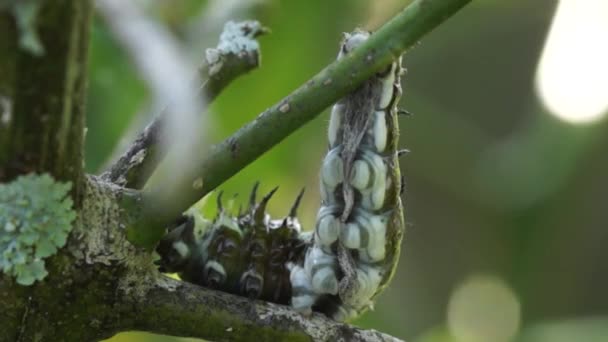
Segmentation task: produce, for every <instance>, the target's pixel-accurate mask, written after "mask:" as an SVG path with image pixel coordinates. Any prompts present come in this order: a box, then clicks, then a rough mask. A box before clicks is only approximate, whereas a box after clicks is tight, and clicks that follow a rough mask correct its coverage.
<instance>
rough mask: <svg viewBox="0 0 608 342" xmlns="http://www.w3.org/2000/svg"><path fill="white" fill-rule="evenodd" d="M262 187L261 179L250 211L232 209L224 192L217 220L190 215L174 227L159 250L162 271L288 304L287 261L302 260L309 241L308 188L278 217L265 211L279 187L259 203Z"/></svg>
mask: <svg viewBox="0 0 608 342" xmlns="http://www.w3.org/2000/svg"><path fill="white" fill-rule="evenodd" d="M257 188H258V184H257V183H256V185H255V186H254V189H253V191H252V193H251V198H250V204H249V208H248V209H247V210H246V211H245V212H244V213H238V214H235V215H231V214H230V213H228V211H227V210H226V209H224V208H223V206H222V202H221V197H222V196H221V193H220V194H219V195H218V215H217V216H216V218H215V219H214V220H213V221H207V220H205V219H203V218H200V217H196V216H195V215H192V214H186V215H184V216H183V217H182V218H180V219H179V220H178V221H177V222H176V223H175V224H174V225H172V226H171V227H169V231H168V233H167V235H166V236H165V237H164V238H163V239H162V240H161V242H160V243H159V245H158V247H157V249H156V250H157V252H158V254H159V255H160V256H161V259H160V260H159V261H158V262H157V264H158V265H159V270H160V271H162V272H169V273H178V274H179V275H180V277H181V278H182V279H184V280H186V281H189V282H192V283H196V284H199V285H203V286H207V287H210V288H215V289H218V290H222V291H225V292H229V293H233V294H238V295H243V296H247V297H249V298H259V299H263V300H267V301H272V302H276V303H282V304H288V303H289V300H290V298H291V283H290V279H289V276H290V273H289V270H288V269H287V266H286V265H287V264H288V263H290V262H293V263H301V262H302V258H303V257H304V251H305V250H306V245H307V243H308V240H307V239H306V236H305V235H302V234H301V233H300V224H299V222H298V219H297V218H296V210H297V207H298V205H299V202H300V199H301V197H302V194H303V192H301V193H300V194H299V195H298V197H297V199H296V202H295V203H294V206H293V207H292V209H291V211H290V213H289V215H288V216H287V217H285V218H283V219H279V220H273V219H271V217H270V215H268V214H267V213H266V211H265V210H266V205H267V203H268V201H269V200H270V198H271V197H272V195H273V194H274V193H275V191H276V188H275V189H273V190H272V191H271V192H270V193H268V194H267V195H266V196H264V197H263V198H262V199H261V200H260V202H256V192H257Z"/></svg>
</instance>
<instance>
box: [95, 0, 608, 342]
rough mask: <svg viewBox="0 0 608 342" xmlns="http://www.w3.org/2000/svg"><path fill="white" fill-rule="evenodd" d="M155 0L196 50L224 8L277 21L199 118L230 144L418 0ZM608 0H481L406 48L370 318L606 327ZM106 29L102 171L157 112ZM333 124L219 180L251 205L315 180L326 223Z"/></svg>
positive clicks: (100, 31)
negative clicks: (398, 228)
mask: <svg viewBox="0 0 608 342" xmlns="http://www.w3.org/2000/svg"><path fill="white" fill-rule="evenodd" d="M140 3H143V4H144V6H146V8H147V10H148V11H149V12H150V14H151V15H153V16H154V17H156V18H157V19H158V20H159V21H160V22H162V23H164V24H166V25H168V26H169V27H170V29H171V30H172V32H173V33H174V34H175V35H176V36H177V37H179V39H180V40H181V41H182V42H183V43H184V44H185V46H187V47H189V50H190V53H191V56H193V58H196V59H198V60H202V56H203V55H204V47H210V46H214V45H215V44H216V42H217V36H218V32H219V31H220V30H221V27H222V25H223V22H224V21H225V20H227V19H243V18H254V19H258V20H260V21H261V22H262V23H264V24H265V25H266V26H268V27H270V28H271V29H272V34H270V35H268V36H264V37H262V38H260V41H261V44H262V52H263V58H262V65H261V67H260V68H259V70H256V71H254V72H252V73H251V74H249V75H247V76H245V77H243V78H241V79H238V80H237V81H236V82H235V83H234V84H232V85H231V86H230V87H229V88H228V89H227V90H226V91H225V92H224V93H223V94H222V95H221V96H220V97H219V99H218V100H217V101H216V103H214V104H213V105H212V106H211V111H210V112H209V113H208V114H207V115H208V116H209V119H208V120H207V121H206V124H205V125H206V127H201V128H200V130H201V134H203V132H206V133H205V134H207V135H208V136H210V138H209V140H210V141H219V140H220V139H223V138H225V137H226V136H228V135H229V134H230V133H232V132H233V131H234V130H236V129H237V128H239V127H241V126H242V125H244V124H245V123H247V122H248V121H250V120H252V119H254V118H255V117H256V116H257V115H258V114H259V113H260V112H262V111H263V110H264V109H265V108H267V107H268V106H270V105H272V104H274V103H275V102H277V101H278V100H279V99H280V98H282V97H283V96H285V95H287V94H288V93H289V92H290V91H292V90H293V89H295V88H296V87H297V86H298V85H300V84H302V83H303V82H305V81H306V80H307V79H308V78H310V77H311V76H312V75H314V74H315V73H316V72H317V71H318V70H320V69H321V68H322V67H323V66H325V65H327V64H328V63H330V62H331V61H332V60H334V59H335V56H336V52H337V46H338V43H339V41H340V39H341V34H342V32H346V31H350V30H352V29H353V28H355V27H365V28H368V29H374V28H376V27H378V25H380V24H381V23H382V22H384V21H385V20H386V19H387V18H389V17H390V16H392V15H393V14H394V13H395V12H396V11H398V10H400V9H401V8H403V7H404V6H405V5H406V4H407V1H397V0H332V1H324V0H307V1H295V0H242V1H238V0H232V1H226V0H209V1H201V0H179V1H178V0H174V1H168V0H155V1H152V0H149V1H140ZM606 4H607V3H606V2H605V1H604V0H562V1H561V2H558V1H556V0H534V1H529V0H511V1H498V0H485V1H474V2H473V3H472V4H470V5H469V6H468V7H466V8H465V9H464V10H463V11H461V12H460V13H459V14H457V15H456V16H455V17H454V18H452V19H450V20H448V21H447V23H445V24H444V25H442V26H441V27H439V28H438V29H436V30H435V31H433V32H432V33H431V34H430V35H428V36H427V37H426V38H425V39H424V40H423V41H422V42H420V44H418V45H416V46H415V48H413V49H412V50H411V51H410V52H409V53H408V54H407V55H406V56H405V64H406V66H407V69H408V72H407V75H406V77H405V79H404V83H405V95H404V97H403V101H402V106H403V107H404V108H406V109H407V110H409V111H411V112H412V113H414V115H413V117H411V118H402V119H401V122H400V124H401V130H402V139H401V145H402V146H403V147H404V148H408V149H410V150H411V151H412V152H411V153H410V154H409V155H408V156H407V157H406V158H404V159H403V160H402V164H401V168H402V172H403V174H405V176H406V184H407V188H406V193H405V207H406V221H407V222H408V225H407V232H406V235H405V239H404V243H403V248H402V256H401V262H400V264H399V270H398V272H397V275H396V277H395V279H394V280H393V283H392V285H391V286H390V287H389V288H388V290H387V291H386V292H385V293H384V294H383V295H382V296H381V297H380V299H379V301H378V303H377V305H376V308H375V310H374V311H371V312H369V313H367V314H365V315H364V316H363V317H361V318H359V319H357V320H356V321H355V322H354V323H355V324H357V325H360V326H362V327H368V328H374V329H378V330H381V331H384V332H387V333H390V334H392V335H395V336H397V337H400V338H403V339H406V340H407V341H418V342H448V341H449V342H489V341H497V342H503V341H504V342H506V341H522V342H560V341H591V342H592V341H606V340H608V295H607V293H606V290H607V289H608V262H607V260H608V229H607V228H608V227H607V223H608V210H606V203H607V201H606V194H607V193H608V177H606V175H607V174H608V156H607V151H608V134H606V133H605V132H606V129H607V128H608V127H607V125H608V124H607V122H606V120H603V119H602V116H603V114H605V113H606V109H607V107H608V62H607V61H608V56H607V55H608V50H607V45H606V37H607V36H608V27H607V26H608V6H607V5H606ZM231 6H232V9H231V10H230V11H226V9H227V8H230V7H231ZM556 13H557V15H556ZM92 33H93V34H92V37H93V40H92V49H91V64H90V67H91V79H90V88H89V93H90V96H89V101H88V104H89V107H88V108H89V113H88V118H87V120H88V135H87V145H86V150H87V151H86V152H87V164H86V167H87V169H88V170H89V171H91V172H95V171H99V170H102V169H103V167H104V164H105V163H107V161H108V158H109V157H110V156H112V155H114V154H115V153H117V151H120V150H121V146H122V148H124V143H126V142H128V139H127V140H125V141H122V142H121V140H120V137H121V136H123V135H125V134H127V136H129V134H130V136H131V137H132V135H133V133H134V132H136V131H137V130H138V129H140V128H141V126H142V125H143V124H144V123H145V122H146V120H148V119H149V118H150V115H152V114H153V113H151V110H150V103H151V102H152V101H151V99H150V95H149V93H148V90H147V88H146V85H145V84H144V82H143V81H142V80H141V79H142V78H141V77H140V76H139V75H137V73H136V72H135V68H134V67H133V65H132V64H131V62H130V60H129V58H128V57H127V56H126V55H125V54H124V52H122V51H121V50H120V48H119V47H118V45H117V44H116V43H115V42H114V41H113V39H112V37H111V35H110V34H109V33H108V30H107V29H106V28H105V27H104V24H103V22H102V21H101V20H99V19H97V20H96V21H95V25H94V29H93V32H92ZM548 37H549V38H548ZM539 65H540V66H539ZM327 121H328V115H327V112H326V113H323V114H321V115H320V116H319V117H318V119H316V120H314V121H313V122H311V123H310V124H308V125H306V126H305V127H303V128H302V129H300V130H299V131H298V132H296V133H295V134H293V135H292V136H290V137H289V138H288V139H286V140H285V141H284V142H282V143H281V144H280V145H279V146H277V147H276V148H274V149H273V150H272V151H270V152H268V153H266V154H265V155H264V156H263V157H261V158H260V159H258V160H257V161H256V162H254V163H253V164H252V165H251V166H249V167H247V168H246V169H244V170H242V171H241V172H240V173H239V174H238V175H236V176H235V177H233V178H232V179H230V180H229V181H228V182H227V183H226V184H224V185H222V187H221V188H222V189H224V190H225V192H226V193H227V194H233V193H239V194H240V197H238V198H237V200H236V202H237V203H238V202H239V201H244V197H245V196H246V195H247V193H248V192H249V189H250V188H251V186H252V184H253V183H254V182H255V181H256V180H261V181H262V189H263V190H268V189H270V188H271V187H274V186H276V185H279V186H280V190H279V192H278V193H277V195H276V196H275V199H274V200H273V202H271V205H270V210H271V212H272V213H273V215H283V214H285V213H286V212H287V210H288V207H289V206H290V205H291V203H292V201H293V199H294V198H295V195H296V193H297V191H298V190H299V189H300V188H301V187H304V186H305V187H306V189H307V192H306V196H305V198H304V205H303V207H302V209H301V210H300V215H301V220H302V221H303V223H304V225H305V227H307V228H308V229H311V228H312V227H313V222H314V218H315V214H316V210H317V209H318V198H319V195H318V189H317V187H318V186H317V183H318V179H317V174H318V171H317V170H318V168H319V162H320V160H321V158H322V155H323V154H324V153H325V149H326V142H325V140H326V138H325V127H326V125H327ZM129 132H131V133H129ZM177 138H179V137H176V139H177ZM121 144H122V145H121ZM192 153H197V151H192ZM171 168H172V170H173V172H176V173H179V171H180V166H179V165H172V166H171ZM211 202H213V201H211ZM213 210H214V208H209V209H208V211H209V212H210V213H213ZM177 340H178V339H176V338H172V337H164V336H152V335H147V334H142V333H126V334H120V335H119V336H117V337H115V338H114V339H113V340H112V341H177Z"/></svg>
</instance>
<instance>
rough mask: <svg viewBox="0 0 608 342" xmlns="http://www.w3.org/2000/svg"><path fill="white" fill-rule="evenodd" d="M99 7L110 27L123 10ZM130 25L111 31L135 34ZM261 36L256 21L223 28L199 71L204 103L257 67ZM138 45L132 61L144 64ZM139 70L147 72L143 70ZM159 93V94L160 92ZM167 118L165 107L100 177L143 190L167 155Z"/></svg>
mask: <svg viewBox="0 0 608 342" xmlns="http://www.w3.org/2000/svg"><path fill="white" fill-rule="evenodd" d="M98 3H99V4H100V5H101V6H100V8H101V9H103V10H104V12H105V13H106V17H107V19H108V21H109V22H110V23H113V22H116V18H114V17H113V13H114V11H112V10H113V9H114V8H113V6H116V7H118V8H122V7H123V6H124V4H122V3H118V2H116V1H105V0H100V1H98ZM118 8H117V9H116V10H118ZM129 25H130V24H129V21H128V20H126V21H125V20H118V21H117V26H118V27H115V28H114V30H115V31H123V30H127V29H128V30H135V29H136V28H137V27H138V26H136V27H135V29H134V28H131V26H129ZM139 26H142V25H139ZM142 30H143V28H140V29H139V30H135V32H133V33H132V34H130V35H128V37H125V38H123V40H125V41H126V42H127V44H128V42H129V41H131V40H137V41H140V40H142V39H143V37H144V36H147V35H150V33H146V32H140V31H142ZM264 32H266V29H265V28H264V27H262V26H261V25H260V24H259V23H258V22H256V21H246V22H242V23H238V24H234V23H228V24H227V25H226V28H225V29H224V32H223V33H222V36H221V37H220V43H219V45H218V46H217V47H216V48H214V49H207V51H206V60H205V63H204V64H203V66H202V67H201V68H200V70H199V74H200V75H199V76H200V79H202V80H203V81H202V82H201V84H202V85H201V86H200V87H199V95H200V98H202V99H204V101H205V102H207V101H208V102H211V101H213V100H214V99H215V98H216V97H217V96H218V95H219V93H220V92H221V91H222V90H223V89H224V88H225V87H226V86H227V85H228V84H229V83H230V82H231V81H232V80H234V79H236V78H237V77H238V76H240V75H243V74H245V73H247V72H249V71H250V70H252V69H254V68H256V67H257V66H258V65H259V50H258V44H257V42H256V41H255V40H254V38H255V37H257V36H259V35H260V34H262V33H264ZM161 41H163V39H161ZM230 42H233V43H235V42H236V43H238V42H240V43H242V42H247V43H249V44H250V45H248V46H243V45H241V46H237V47H236V48H232V47H234V46H231V45H230ZM139 45H140V44H139V43H137V44H135V46H133V47H132V48H131V49H130V50H132V51H133V53H132V54H143V55H144V56H141V57H134V59H135V60H144V59H147V58H148V57H146V56H148V55H153V54H151V53H148V52H146V51H141V49H140V48H139ZM156 45H159V44H156ZM165 45H167V44H165ZM147 46H150V44H147ZM174 62H175V61H170V62H167V61H164V62H162V63H161V62H158V61H157V62H153V63H152V62H150V63H144V62H140V63H141V64H153V65H164V64H167V63H174ZM141 68H142V69H150V68H144V67H143V66H142V67H141ZM155 70H156V69H155ZM151 79H153V80H156V81H155V82H158V83H161V84H162V85H160V86H159V87H160V88H162V87H166V86H170V84H169V85H167V84H165V83H166V82H163V80H164V79H166V77H164V76H163V75H160V76H158V77H151ZM197 79H199V78H197ZM159 92H162V90H159ZM170 115H171V108H170V107H165V108H164V109H163V111H162V112H161V113H160V114H159V115H158V116H157V117H156V118H155V119H154V120H153V121H152V122H151V123H150V124H149V125H148V126H147V127H146V128H145V129H144V131H143V132H141V133H140V134H139V135H138V136H137V138H136V139H135V141H134V142H133V143H132V144H131V145H130V146H129V148H128V149H127V151H126V152H125V153H124V154H123V155H122V156H121V157H120V158H119V159H118V160H117V161H116V162H115V163H114V164H113V165H112V166H110V168H109V169H108V170H107V171H105V172H104V173H103V174H102V175H101V177H102V178H103V179H104V180H106V181H110V182H113V183H115V184H117V185H120V186H123V187H128V188H135V189H140V188H142V187H143V186H144V185H145V183H146V182H147V180H148V178H149V177H150V176H151V175H152V173H153V172H154V170H155V168H156V166H158V164H159V163H160V162H161V160H162V159H163V157H164V156H165V154H166V151H167V148H166V146H163V144H161V143H162V142H163V141H165V140H166V139H163V135H164V134H165V133H166V127H167V125H168V119H169V117H170Z"/></svg>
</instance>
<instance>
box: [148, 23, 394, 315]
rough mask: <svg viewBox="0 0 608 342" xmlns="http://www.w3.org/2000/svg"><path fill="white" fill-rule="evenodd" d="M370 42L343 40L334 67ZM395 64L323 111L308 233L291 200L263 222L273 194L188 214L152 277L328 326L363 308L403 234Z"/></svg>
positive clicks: (162, 247) (387, 273) (358, 37)
mask: <svg viewBox="0 0 608 342" xmlns="http://www.w3.org/2000/svg"><path fill="white" fill-rule="evenodd" d="M369 36H370V33H368V32H366V31H362V30H356V31H355V32H353V33H351V34H346V35H345V38H344V40H343V42H342V45H341V48H340V52H339V54H338V59H340V58H343V57H344V56H346V55H347V54H349V53H350V52H351V51H352V50H353V49H355V48H356V47H357V46H359V45H361V44H362V43H363V42H364V41H365V40H367V39H368V38H369ZM401 74H402V68H401V58H398V59H396V60H395V61H394V62H393V63H392V64H391V65H389V66H388V67H387V68H386V69H385V70H383V71H382V72H380V73H377V74H376V75H374V76H373V77H371V78H370V79H369V80H367V81H366V82H364V83H363V84H362V85H361V86H360V87H359V88H358V89H357V90H355V91H354V92H352V93H350V94H348V95H347V96H346V97H344V98H343V99H341V100H340V101H338V102H337V103H336V104H335V105H334V106H333V108H332V111H331V118H330V122H329V127H328V140H329V144H328V145H329V149H328V152H327V154H326V156H325V158H324V160H323V162H322V165H321V170H320V190H321V191H320V193H321V205H320V208H319V211H318V213H317V220H316V224H315V229H314V231H312V232H303V231H302V228H301V226H300V223H299V221H298V219H297V217H296V216H297V209H298V205H299V203H300V200H301V199H302V196H303V193H304V192H303V190H302V192H300V193H299V194H298V195H297V197H296V199H295V202H294V204H293V206H292V208H291V210H290V212H289V214H288V215H287V216H286V217H284V218H281V219H273V218H271V217H270V215H268V214H267V213H266V206H267V204H268V201H269V200H270V198H271V197H272V196H273V194H274V193H275V191H276V188H275V189H273V190H272V191H270V192H269V193H268V194H267V195H265V196H264V197H263V198H262V199H261V200H260V201H259V202H257V199H256V197H257V190H258V187H259V183H256V184H255V185H254V188H253V190H252V192H251V196H250V200H249V206H248V208H247V209H246V210H245V211H244V212H241V210H239V212H238V213H229V212H228V210H226V209H225V208H224V207H223V205H222V200H221V197H222V196H221V193H220V194H219V195H218V200H217V205H218V214H217V216H216V217H215V218H214V219H213V220H207V219H205V218H204V217H202V216H201V215H200V214H198V213H196V212H189V213H187V214H185V215H184V216H183V217H182V218H180V219H179V220H178V221H177V222H175V224H174V225H172V226H171V227H169V228H168V233H167V234H166V236H165V237H164V238H163V239H162V240H161V242H160V243H159V245H158V247H157V252H158V254H159V255H160V260H158V262H157V264H158V265H159V270H160V271H162V272H169V273H178V274H179V275H180V277H181V278H182V279H183V280H185V281H189V282H192V283H195V284H199V285H202V286H207V287H210V288H214V289H218V290H222V291H225V292H229V293H233V294H237V295H242V296H246V297H249V298H252V299H261V300H265V301H270V302H275V303H279V304H285V305H291V306H292V307H293V308H294V309H295V310H297V311H300V312H302V313H310V312H312V311H316V312H321V313H324V314H325V315H327V316H329V317H332V318H333V319H335V320H338V321H345V320H349V319H351V318H353V317H356V316H357V315H359V314H361V313H362V312H363V311H365V310H367V309H368V308H371V307H372V306H373V302H374V300H375V298H376V296H377V295H378V294H379V293H380V292H381V291H382V290H383V289H384V288H385V287H386V286H387V285H388V283H389V281H390V279H391V277H392V275H393V273H394V271H395V268H396V265H397V261H398V259H399V254H400V244H401V238H402V235H403V230H404V219H403V209H402V204H401V198H400V194H401V187H402V185H401V183H402V180H401V174H400V170H399V163H398V154H399V150H398V138H399V128H398V120H397V109H396V106H397V103H398V101H399V98H400V96H401V85H400V76H401Z"/></svg>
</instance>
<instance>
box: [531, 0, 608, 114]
mask: <svg viewBox="0 0 608 342" xmlns="http://www.w3.org/2000/svg"><path fill="white" fill-rule="evenodd" d="M607 37H608V1H606V0H561V1H560V2H559V4H558V7H557V12H556V14H555V17H554V18H553V23H552V25H551V29H550V31H549V35H548V36H547V41H546V42H545V47H544V50H543V54H542V56H541V59H540V64H539V67H538V70H537V75H536V86H537V90H538V92H539V95H540V98H541V100H542V102H543V104H544V105H545V106H546V107H547V109H548V110H549V111H550V113H551V114H553V115H555V116H557V117H558V118H560V119H562V120H564V121H567V122H571V123H590V122H594V121H597V120H598V119H600V118H601V117H602V116H603V115H604V114H606V112H607V111H608V44H606V42H607V40H606V39H607Z"/></svg>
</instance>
